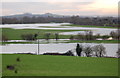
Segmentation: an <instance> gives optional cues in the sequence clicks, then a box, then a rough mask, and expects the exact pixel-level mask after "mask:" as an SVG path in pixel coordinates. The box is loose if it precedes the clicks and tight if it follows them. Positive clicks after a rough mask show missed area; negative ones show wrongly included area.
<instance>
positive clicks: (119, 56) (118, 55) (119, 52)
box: [116, 48, 120, 58]
mask: <svg viewBox="0 0 120 78" xmlns="http://www.w3.org/2000/svg"><path fill="white" fill-rule="evenodd" d="M116 53H117V57H118V58H120V48H119V49H118V51H117V52H116Z"/></svg>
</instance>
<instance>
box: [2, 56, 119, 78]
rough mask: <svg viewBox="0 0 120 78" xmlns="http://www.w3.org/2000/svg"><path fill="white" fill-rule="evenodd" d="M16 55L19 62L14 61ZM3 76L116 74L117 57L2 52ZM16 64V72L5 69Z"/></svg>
mask: <svg viewBox="0 0 120 78" xmlns="http://www.w3.org/2000/svg"><path fill="white" fill-rule="evenodd" d="M17 57H20V58H21V62H16V61H15V59H16V58H17ZM2 58H3V63H2V65H3V76H13V75H14V76H15V75H16V76H117V75H118V73H117V72H118V67H117V65H118V59H117V58H87V57H71V56H43V55H25V54H24V55H22V54H3V56H2ZM13 64H14V65H16V68H17V69H18V73H17V74H15V73H14V71H11V70H7V69H6V65H13Z"/></svg>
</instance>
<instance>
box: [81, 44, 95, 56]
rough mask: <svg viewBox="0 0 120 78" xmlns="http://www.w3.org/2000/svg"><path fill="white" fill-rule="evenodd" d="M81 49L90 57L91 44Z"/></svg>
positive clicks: (91, 51)
mask: <svg viewBox="0 0 120 78" xmlns="http://www.w3.org/2000/svg"><path fill="white" fill-rule="evenodd" d="M83 51H84V53H85V55H86V56H87V57H91V56H92V55H93V50H92V47H91V46H86V47H85V48H84V50H83Z"/></svg>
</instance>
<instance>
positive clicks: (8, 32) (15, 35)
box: [2, 28, 84, 40]
mask: <svg viewBox="0 0 120 78" xmlns="http://www.w3.org/2000/svg"><path fill="white" fill-rule="evenodd" d="M71 31H84V30H47V29H12V28H2V34H4V35H5V36H7V37H8V39H10V40H21V39H22V38H21V35H23V34H35V33H38V32H39V36H38V38H40V39H44V38H45V36H44V35H45V33H51V36H50V38H55V36H54V34H55V33H60V32H71ZM59 38H63V39H64V38H67V39H68V38H70V35H60V36H59Z"/></svg>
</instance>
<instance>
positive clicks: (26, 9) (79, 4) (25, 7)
mask: <svg viewBox="0 0 120 78" xmlns="http://www.w3.org/2000/svg"><path fill="white" fill-rule="evenodd" d="M118 1H119V0H2V4H1V7H0V10H1V11H2V12H1V13H0V15H13V14H22V13H33V14H44V13H54V14H61V15H81V16H82V15H84V16H99V15H100V16H101V15H102V16H117V14H118Z"/></svg>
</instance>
